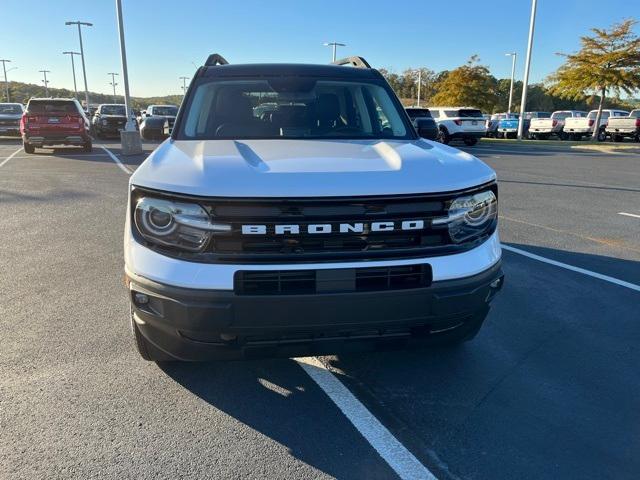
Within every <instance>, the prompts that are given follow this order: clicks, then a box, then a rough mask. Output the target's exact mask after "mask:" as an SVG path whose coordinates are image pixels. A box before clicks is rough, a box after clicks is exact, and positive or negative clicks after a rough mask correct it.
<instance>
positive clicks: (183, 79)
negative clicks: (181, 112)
mask: <svg viewBox="0 0 640 480" xmlns="http://www.w3.org/2000/svg"><path fill="white" fill-rule="evenodd" d="M180 80H182V96H183V97H184V96H185V95H186V94H187V80H189V77H180Z"/></svg>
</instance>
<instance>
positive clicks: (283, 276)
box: [234, 265, 432, 295]
mask: <svg viewBox="0 0 640 480" xmlns="http://www.w3.org/2000/svg"><path fill="white" fill-rule="evenodd" d="M431 276H432V273H431V268H430V266H429V265H402V266H392V267H366V268H346V269H345V268H342V269H327V270H269V271H238V272H236V275H235V279H234V291H235V292H236V294H238V295H306V294H316V293H344V292H377V291H386V290H405V289H411V288H421V287H427V286H429V285H430V284H431Z"/></svg>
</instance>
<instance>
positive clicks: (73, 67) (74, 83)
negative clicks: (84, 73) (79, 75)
mask: <svg viewBox="0 0 640 480" xmlns="http://www.w3.org/2000/svg"><path fill="white" fill-rule="evenodd" d="M62 54H63V55H69V56H70V57H71V72H72V73H73V93H74V96H75V98H76V100H77V99H78V86H77V85H76V65H75V62H74V61H73V56H74V55H80V54H79V53H78V52H62Z"/></svg>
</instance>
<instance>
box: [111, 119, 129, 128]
mask: <svg viewBox="0 0 640 480" xmlns="http://www.w3.org/2000/svg"><path fill="white" fill-rule="evenodd" d="M125 123H126V119H124V118H107V126H109V127H123V126H124V124H125Z"/></svg>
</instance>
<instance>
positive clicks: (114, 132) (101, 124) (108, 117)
mask: <svg viewBox="0 0 640 480" xmlns="http://www.w3.org/2000/svg"><path fill="white" fill-rule="evenodd" d="M91 121H92V124H93V125H92V126H93V132H94V133H95V135H96V137H97V138H101V137H106V136H108V135H111V136H119V135H120V130H124V126H125V124H126V123H127V112H126V109H125V106H124V105H122V104H102V105H99V106H98V108H97V109H96V112H95V113H94V114H93V118H92V120H91Z"/></svg>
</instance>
